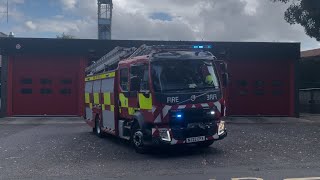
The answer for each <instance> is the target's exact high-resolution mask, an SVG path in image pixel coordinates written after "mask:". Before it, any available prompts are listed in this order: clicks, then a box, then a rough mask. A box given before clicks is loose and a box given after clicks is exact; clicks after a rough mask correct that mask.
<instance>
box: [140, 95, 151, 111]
mask: <svg viewBox="0 0 320 180" xmlns="http://www.w3.org/2000/svg"><path fill="white" fill-rule="evenodd" d="M148 96H149V97H146V96H145V95H144V94H143V93H139V104H140V108H141V109H148V110H149V109H152V96H151V94H148Z"/></svg>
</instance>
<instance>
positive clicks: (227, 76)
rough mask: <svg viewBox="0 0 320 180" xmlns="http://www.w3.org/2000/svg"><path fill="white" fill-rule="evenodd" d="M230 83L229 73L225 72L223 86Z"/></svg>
mask: <svg viewBox="0 0 320 180" xmlns="http://www.w3.org/2000/svg"><path fill="white" fill-rule="evenodd" d="M228 84H229V74H228V73H223V74H222V85H223V87H227V86H228Z"/></svg>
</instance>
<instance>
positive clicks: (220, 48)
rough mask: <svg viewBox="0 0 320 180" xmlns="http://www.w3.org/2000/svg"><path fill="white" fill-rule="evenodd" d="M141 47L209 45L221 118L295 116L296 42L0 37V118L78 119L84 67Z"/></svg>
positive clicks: (80, 108) (82, 107) (297, 56)
mask: <svg viewBox="0 0 320 180" xmlns="http://www.w3.org/2000/svg"><path fill="white" fill-rule="evenodd" d="M142 44H148V45H212V47H213V48H212V49H210V51H211V52H212V53H213V54H214V55H215V56H216V57H217V58H218V59H221V60H224V61H225V62H227V64H228V73H229V78H230V83H229V86H228V87H226V88H225V89H224V90H225V96H226V105H227V111H226V113H227V115H234V116H257V115H261V116H298V115H299V110H298V107H299V102H298V99H299V98H298V80H297V79H298V78H297V74H298V72H297V70H298V69H297V66H298V61H299V59H300V44H299V43H263V42H191V41H188V42H183V41H176V42H173V41H129V40H80V39H38V38H37V39H36V38H0V55H1V56H2V68H1V116H29V115H31V116H34V115H53V116H67V115H68V116H82V115H84V78H85V68H86V67H87V66H88V65H89V64H91V63H92V62H93V61H96V60H98V59H99V58H100V57H102V56H103V55H105V54H107V53H108V52H109V51H111V50H112V49H113V48H115V47H116V46H121V47H139V46H140V45H142Z"/></svg>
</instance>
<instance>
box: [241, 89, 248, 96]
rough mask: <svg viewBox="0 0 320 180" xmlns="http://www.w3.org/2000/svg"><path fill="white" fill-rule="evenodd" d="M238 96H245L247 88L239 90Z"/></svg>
mask: <svg viewBox="0 0 320 180" xmlns="http://www.w3.org/2000/svg"><path fill="white" fill-rule="evenodd" d="M239 94H240V96H245V95H248V90H241V91H240V92H239Z"/></svg>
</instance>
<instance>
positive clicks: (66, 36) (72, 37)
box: [57, 33, 76, 39]
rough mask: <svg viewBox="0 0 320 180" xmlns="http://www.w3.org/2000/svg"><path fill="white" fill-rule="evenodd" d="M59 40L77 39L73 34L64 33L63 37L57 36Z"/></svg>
mask: <svg viewBox="0 0 320 180" xmlns="http://www.w3.org/2000/svg"><path fill="white" fill-rule="evenodd" d="M57 38H58V39H75V38H76V37H75V36H73V35H71V34H65V33H62V34H61V35H57Z"/></svg>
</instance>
